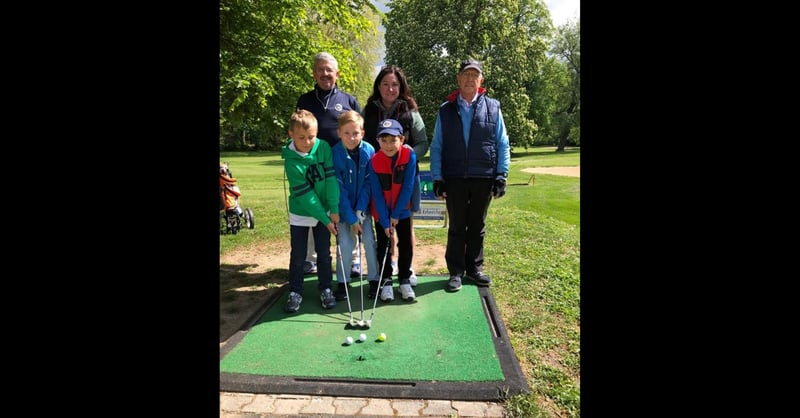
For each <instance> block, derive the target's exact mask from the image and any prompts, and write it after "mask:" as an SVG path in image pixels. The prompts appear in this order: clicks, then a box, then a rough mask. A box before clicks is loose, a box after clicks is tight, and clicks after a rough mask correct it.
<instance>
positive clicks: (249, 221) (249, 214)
mask: <svg viewBox="0 0 800 418" xmlns="http://www.w3.org/2000/svg"><path fill="white" fill-rule="evenodd" d="M244 224H245V225H246V226H247V228H248V229H253V228H255V227H256V221H255V218H253V211H252V210H251V209H250V208H246V209H245V210H244Z"/></svg>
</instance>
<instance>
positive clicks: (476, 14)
mask: <svg viewBox="0 0 800 418" xmlns="http://www.w3.org/2000/svg"><path fill="white" fill-rule="evenodd" d="M386 3H387V4H388V7H389V11H388V12H387V13H386V15H385V16H384V15H383V14H382V13H381V12H380V11H379V10H378V9H376V8H375V7H374V6H373V4H372V1H370V0H350V1H343V0H309V1H300V0H279V1H274V0H270V1H268V0H220V147H221V149H226V150H230V149H249V148H253V147H256V148H259V149H277V148H278V146H279V145H281V144H283V143H284V141H285V140H286V126H285V124H286V120H287V119H288V118H289V114H290V113H291V112H292V111H294V106H295V103H296V100H297V97H298V96H299V95H300V94H302V93H304V92H306V91H308V90H309V89H311V88H312V86H313V85H314V79H313V77H312V76H311V58H312V56H313V55H314V54H315V53H316V52H319V51H328V52H331V53H332V54H333V55H334V56H335V57H336V58H337V60H338V61H339V69H340V72H341V77H340V78H339V87H340V88H342V89H343V90H345V91H347V92H350V93H352V94H354V95H355V96H356V97H357V98H358V100H359V103H361V104H362V106H363V105H364V104H365V103H366V99H367V97H368V96H369V93H370V92H371V89H372V83H373V81H374V75H375V73H376V72H375V65H376V63H378V62H380V61H381V58H384V61H385V63H386V64H396V65H399V66H401V67H402V68H403V70H404V71H405V73H406V75H407V77H408V81H409V83H410V85H411V89H412V93H413V95H414V97H415V98H416V99H417V101H418V103H419V106H420V112H421V115H422V117H423V119H424V120H425V124H426V126H429V129H428V131H429V133H432V132H433V125H434V121H435V117H436V111H437V110H438V107H439V105H440V104H441V103H442V102H443V101H444V98H445V96H447V94H449V93H450V92H451V91H453V90H454V89H455V88H456V87H457V86H456V81H455V76H456V72H457V71H458V64H459V62H460V61H461V60H462V59H464V58H466V57H472V58H475V59H478V60H480V61H482V62H483V64H484V73H485V77H486V82H485V83H484V87H486V88H487V90H488V91H489V94H490V95H491V96H492V97H494V98H497V99H499V100H500V101H501V103H502V110H503V115H504V117H505V120H506V125H507V128H508V132H509V138H510V139H511V143H512V146H513V147H528V146H531V145H557V146H558V149H561V150H563V148H564V147H565V146H566V145H579V144H580V21H577V22H569V23H567V24H565V25H563V26H562V27H559V28H554V27H553V25H552V23H551V20H550V14H549V11H548V10H547V7H546V6H545V4H544V1H543V0H461V1H454V0H393V1H391V2H386ZM381 22H382V23H383V25H384V26H385V28H386V32H385V39H384V34H382V33H380V31H379V29H378V28H379V26H380V24H381ZM384 43H385V57H381V56H380V55H381V54H382V53H383V49H382V47H383V44H384Z"/></svg>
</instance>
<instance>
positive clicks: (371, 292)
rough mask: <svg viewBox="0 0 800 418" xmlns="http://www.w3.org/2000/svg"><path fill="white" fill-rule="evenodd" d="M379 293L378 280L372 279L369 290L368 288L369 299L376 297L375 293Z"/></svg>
mask: <svg viewBox="0 0 800 418" xmlns="http://www.w3.org/2000/svg"><path fill="white" fill-rule="evenodd" d="M377 294H378V281H377V280H370V282H369V290H367V299H375V295H377Z"/></svg>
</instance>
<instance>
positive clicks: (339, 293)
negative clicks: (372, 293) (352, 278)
mask: <svg viewBox="0 0 800 418" xmlns="http://www.w3.org/2000/svg"><path fill="white" fill-rule="evenodd" d="M350 289H352V287H350V283H347V284H344V283H337V284H336V291H335V292H333V296H334V297H335V298H336V300H347V295H348V294H349V293H350Z"/></svg>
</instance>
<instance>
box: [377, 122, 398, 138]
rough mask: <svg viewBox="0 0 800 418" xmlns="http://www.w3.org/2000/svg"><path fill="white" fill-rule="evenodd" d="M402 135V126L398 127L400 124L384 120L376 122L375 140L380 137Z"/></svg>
mask: <svg viewBox="0 0 800 418" xmlns="http://www.w3.org/2000/svg"><path fill="white" fill-rule="evenodd" d="M402 134H403V126H402V125H400V122H398V121H396V120H394V119H384V120H382V121H380V122H378V135H376V138H380V137H381V135H394V136H399V135H402Z"/></svg>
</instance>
